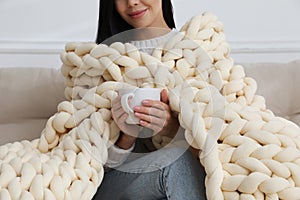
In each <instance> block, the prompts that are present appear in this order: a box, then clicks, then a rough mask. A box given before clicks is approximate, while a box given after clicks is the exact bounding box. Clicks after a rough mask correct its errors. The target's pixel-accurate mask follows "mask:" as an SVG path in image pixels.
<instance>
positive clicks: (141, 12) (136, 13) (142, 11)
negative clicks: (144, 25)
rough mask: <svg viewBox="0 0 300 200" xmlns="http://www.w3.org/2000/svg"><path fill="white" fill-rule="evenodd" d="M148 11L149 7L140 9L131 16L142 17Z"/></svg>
mask: <svg viewBox="0 0 300 200" xmlns="http://www.w3.org/2000/svg"><path fill="white" fill-rule="evenodd" d="M146 11H147V9H144V10H138V11H135V12H132V13H130V14H129V16H130V17H132V18H135V19H136V18H139V17H142V16H143V15H144V14H145V13H146Z"/></svg>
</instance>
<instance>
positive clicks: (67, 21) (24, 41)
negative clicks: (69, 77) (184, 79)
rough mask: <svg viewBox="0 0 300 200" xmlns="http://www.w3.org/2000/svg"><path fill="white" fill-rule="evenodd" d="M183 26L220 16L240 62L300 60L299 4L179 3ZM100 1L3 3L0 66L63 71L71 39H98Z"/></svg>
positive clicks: (291, 0)
mask: <svg viewBox="0 0 300 200" xmlns="http://www.w3.org/2000/svg"><path fill="white" fill-rule="evenodd" d="M173 4H174V11H175V19H176V24H177V27H178V28H180V27H181V26H182V25H183V24H184V23H185V22H186V21H187V20H188V19H189V18H191V17H192V16H194V15H197V14H200V13H202V12H205V11H210V12H213V13H214V14H216V15H217V16H218V17H219V19H220V20H221V21H222V22H223V23H224V25H225V34H226V36H227V40H228V42H229V43H230V45H231V48H232V57H233V58H234V59H235V60H236V62H260V61H263V62H268V61H276V62H287V61H290V60H294V59H300V23H299V22H298V19H300V12H299V10H300V1H299V0H243V1H241V0H226V1H224V0H173ZM97 20H98V0H87V1H83V0H26V1H24V0H0V67H13V66H40V67H60V65H61V62H60V59H59V53H60V52H61V51H62V50H63V48H64V44H65V43H66V42H68V41H94V39H95V34H96V25H97Z"/></svg>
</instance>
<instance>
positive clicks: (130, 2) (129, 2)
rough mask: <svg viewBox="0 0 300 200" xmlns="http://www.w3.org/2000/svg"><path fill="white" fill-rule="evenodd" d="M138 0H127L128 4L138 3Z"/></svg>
mask: <svg viewBox="0 0 300 200" xmlns="http://www.w3.org/2000/svg"><path fill="white" fill-rule="evenodd" d="M139 2H140V0H128V3H127V4H128V6H136V5H138V4H139Z"/></svg>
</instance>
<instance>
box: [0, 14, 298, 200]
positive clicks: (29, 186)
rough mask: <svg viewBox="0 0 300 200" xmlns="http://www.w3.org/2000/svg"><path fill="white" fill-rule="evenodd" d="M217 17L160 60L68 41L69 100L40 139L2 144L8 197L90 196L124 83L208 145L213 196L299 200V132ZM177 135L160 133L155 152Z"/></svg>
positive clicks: (2, 178) (177, 41)
mask: <svg viewBox="0 0 300 200" xmlns="http://www.w3.org/2000/svg"><path fill="white" fill-rule="evenodd" d="M229 54H230V48H229V45H228V43H227V42H226V40H225V36H224V33H223V25H222V23H221V22H219V21H218V19H217V17H216V16H214V15H213V14H211V13H204V14H202V15H199V16H195V17H193V18H192V19H191V20H190V21H188V22H187V23H186V24H185V25H184V26H183V27H182V29H181V30H180V32H178V34H176V35H175V36H174V37H172V38H171V39H170V40H169V41H168V42H167V43H165V44H162V45H161V46H160V47H158V48H156V49H155V50H154V52H153V54H152V55H148V54H146V53H143V52H140V51H139V50H138V49H137V48H136V47H135V46H133V45H132V44H129V43H125V44H124V43H121V42H115V43H113V44H111V45H109V46H107V45H105V44H99V45H97V44H95V43H68V44H66V47H65V51H64V52H63V53H62V54H61V60H62V62H63V65H62V68H61V71H62V74H63V75H64V77H65V78H66V89H65V95H66V97H67V99H68V101H64V102H61V103H60V104H59V105H58V108H57V113H55V114H54V115H53V116H52V117H51V118H49V120H48V121H47V124H46V127H45V129H44V130H43V131H42V133H41V136H40V138H37V139H35V140H33V141H27V140H24V141H20V142H14V143H9V144H6V145H3V146H1V147H0V199H1V200H2V199H5V200H9V199H24V200H25V199H26V200H29V199H32V200H33V199H57V200H60V199H72V200H74V199H80V200H82V199H91V198H92V197H93V195H94V194H95V192H96V191H97V187H98V186H99V185H100V184H101V181H102V179H103V176H104V170H103V165H104V164H105V163H106V160H107V149H108V148H109V147H110V146H111V145H113V144H114V142H115V141H116V140H117V138H118V135H119V131H120V130H119V129H118V127H117V125H116V124H115V123H114V121H113V120H112V116H111V111H110V109H111V102H112V100H113V99H114V98H116V96H117V95H118V90H119V89H121V88H124V87H159V88H165V89H167V91H168V94H169V101H170V107H171V109H172V111H173V112H174V113H175V114H176V116H178V120H179V122H180V125H181V126H182V127H183V128H184V129H185V132H184V136H185V139H186V140H187V142H188V143H189V144H190V145H191V146H192V147H194V148H196V149H200V153H199V160H200V162H201V164H202V165H203V166H204V168H205V171H206V182H205V184H206V194H207V198H208V199H209V200H219V199H230V200H235V199H247V200H248V199H249V200H250V199H272V200H275V199H287V200H293V199H294V200H296V199H299V198H300V150H299V149H300V129H299V127H298V126H297V125H295V124H294V123H292V122H290V121H288V120H286V119H284V118H281V117H277V116H275V115H274V114H273V113H272V111H270V110H269V109H267V108H266V105H265V101H264V98H263V97H262V96H259V95H256V94H255V93H256V89H257V85H256V82H255V80H254V79H252V78H250V77H246V75H245V73H244V69H243V67H242V66H241V65H236V64H234V61H233V59H232V58H230V56H229ZM169 140H170V139H168V138H165V137H161V136H158V135H156V136H154V137H153V142H154V144H155V146H156V147H157V148H162V147H164V146H165V145H166V144H167V143H168V141H169Z"/></svg>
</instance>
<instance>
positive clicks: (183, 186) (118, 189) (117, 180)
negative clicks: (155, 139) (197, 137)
mask: <svg viewBox="0 0 300 200" xmlns="http://www.w3.org/2000/svg"><path fill="white" fill-rule="evenodd" d="M133 157H134V159H130V158H129V159H128V162H126V163H125V164H123V165H122V166H120V167H118V168H117V169H112V170H110V171H108V172H106V173H105V176H104V179H103V181H102V183H101V185H100V187H99V188H98V191H97V193H96V194H95V196H94V198H93V200H162V199H169V200H205V199H206V194H205V184H204V179H205V172H204V170H203V167H202V166H201V164H200V163H199V162H198V161H197V160H196V159H195V158H194V156H193V155H192V153H191V152H190V151H188V150H187V149H186V148H182V147H169V148H162V149H160V150H157V151H154V152H150V153H147V154H143V155H141V154H139V155H134V156H133ZM137 157H138V158H137Z"/></svg>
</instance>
